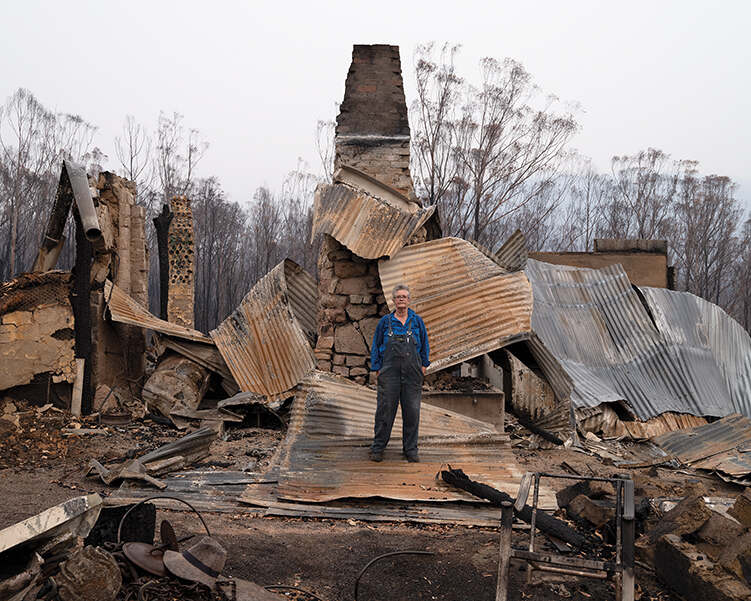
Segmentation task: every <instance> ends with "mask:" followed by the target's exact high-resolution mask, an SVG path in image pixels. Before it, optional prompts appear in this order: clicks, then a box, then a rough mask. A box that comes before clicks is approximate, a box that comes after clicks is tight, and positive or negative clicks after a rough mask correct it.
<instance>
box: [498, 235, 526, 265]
mask: <svg viewBox="0 0 751 601" xmlns="http://www.w3.org/2000/svg"><path fill="white" fill-rule="evenodd" d="M527 256H528V255H527V239H526V238H525V237H524V234H522V232H521V230H516V231H515V232H514V233H513V234H511V235H510V236H509V237H508V240H506V242H504V243H503V245H502V246H501V248H499V249H498V250H497V251H496V253H495V258H496V262H497V263H498V264H499V265H500V266H501V267H503V268H504V269H505V270H506V271H508V272H512V271H519V270H520V269H524V267H525V266H526V264H527Z"/></svg>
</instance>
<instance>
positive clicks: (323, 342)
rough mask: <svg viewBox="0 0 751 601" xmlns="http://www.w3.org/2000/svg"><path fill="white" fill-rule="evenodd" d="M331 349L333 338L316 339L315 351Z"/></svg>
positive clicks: (320, 337) (322, 337)
mask: <svg viewBox="0 0 751 601" xmlns="http://www.w3.org/2000/svg"><path fill="white" fill-rule="evenodd" d="M332 348H334V337H333V336H319V337H318V343H317V344H316V349H332Z"/></svg>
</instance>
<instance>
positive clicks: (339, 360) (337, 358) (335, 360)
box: [332, 355, 347, 365]
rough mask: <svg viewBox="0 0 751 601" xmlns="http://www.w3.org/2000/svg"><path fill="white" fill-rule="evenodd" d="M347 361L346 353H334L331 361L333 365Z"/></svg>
mask: <svg viewBox="0 0 751 601" xmlns="http://www.w3.org/2000/svg"><path fill="white" fill-rule="evenodd" d="M346 361H347V355H334V357H333V360H332V362H333V363H334V365H344V364H345V363H346Z"/></svg>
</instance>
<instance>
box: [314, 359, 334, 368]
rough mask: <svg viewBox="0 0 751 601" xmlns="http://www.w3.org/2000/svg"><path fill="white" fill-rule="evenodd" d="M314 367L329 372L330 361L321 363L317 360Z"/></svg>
mask: <svg viewBox="0 0 751 601" xmlns="http://www.w3.org/2000/svg"><path fill="white" fill-rule="evenodd" d="M316 367H318V369H320V370H321V371H331V361H322V360H320V359H319V360H318V362H317V363H316Z"/></svg>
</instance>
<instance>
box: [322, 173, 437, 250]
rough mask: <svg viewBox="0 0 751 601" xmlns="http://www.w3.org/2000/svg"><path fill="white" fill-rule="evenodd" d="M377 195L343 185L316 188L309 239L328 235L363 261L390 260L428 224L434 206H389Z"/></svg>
mask: <svg viewBox="0 0 751 601" xmlns="http://www.w3.org/2000/svg"><path fill="white" fill-rule="evenodd" d="M362 181H363V182H364V181H366V180H362ZM378 192H379V189H378V188H377V187H375V186H370V187H369V188H368V190H367V191H366V190H363V189H359V188H355V187H352V186H350V185H347V184H343V183H341V184H321V185H319V186H318V188H317V189H316V195H315V205H314V209H313V231H312V236H316V235H317V234H321V233H323V234H329V235H330V236H332V237H333V238H335V239H336V240H337V241H338V242H340V243H341V244H343V245H344V246H346V247H347V248H348V249H349V250H351V251H352V252H353V253H355V254H356V255H358V256H360V257H363V258H364V259H378V258H380V257H390V256H393V255H394V254H395V253H396V252H397V251H398V250H399V249H400V248H402V247H403V246H404V245H405V244H407V242H408V241H409V239H410V238H411V237H412V235H413V234H414V233H415V232H416V231H417V230H418V229H419V228H420V227H422V225H423V224H424V223H425V222H426V221H427V220H428V218H429V217H430V216H431V215H432V214H433V211H434V210H435V206H431V207H428V208H419V207H417V205H414V204H413V203H396V202H389V201H388V199H384V198H381V197H379V196H377V194H378ZM413 207H414V208H413Z"/></svg>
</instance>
